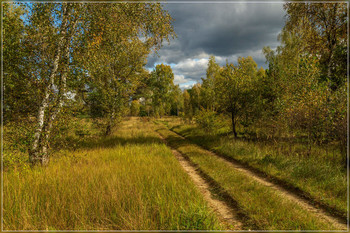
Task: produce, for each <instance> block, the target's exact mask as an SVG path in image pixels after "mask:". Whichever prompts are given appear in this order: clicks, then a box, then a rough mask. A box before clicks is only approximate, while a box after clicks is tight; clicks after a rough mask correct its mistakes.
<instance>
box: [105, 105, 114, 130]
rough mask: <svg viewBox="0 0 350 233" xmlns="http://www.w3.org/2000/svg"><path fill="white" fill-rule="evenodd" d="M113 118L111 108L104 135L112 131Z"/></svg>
mask: <svg viewBox="0 0 350 233" xmlns="http://www.w3.org/2000/svg"><path fill="white" fill-rule="evenodd" d="M114 120H115V111H114V110H113V111H112V113H111V117H110V118H109V121H108V125H107V127H106V131H105V136H109V135H111V133H112V128H113V126H114Z"/></svg>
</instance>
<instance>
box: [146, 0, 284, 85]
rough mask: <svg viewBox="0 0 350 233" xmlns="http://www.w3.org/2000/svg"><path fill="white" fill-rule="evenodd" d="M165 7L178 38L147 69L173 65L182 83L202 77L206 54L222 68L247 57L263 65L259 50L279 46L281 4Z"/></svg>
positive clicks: (181, 4) (162, 50) (152, 58)
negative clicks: (228, 63) (211, 56)
mask: <svg viewBox="0 0 350 233" xmlns="http://www.w3.org/2000/svg"><path fill="white" fill-rule="evenodd" d="M165 8H166V9H167V10H168V11H169V13H170V15H171V16H172V17H173V19H174V20H175V21H174V23H173V25H174V29H175V32H176V34H177V36H178V37H177V38H176V39H174V40H172V41H171V42H170V45H167V44H165V45H164V47H163V48H162V49H161V50H160V51H159V57H155V56H151V57H150V58H149V62H148V67H153V65H154V64H155V63H162V62H163V63H168V64H171V63H172V64H173V71H174V73H175V74H176V75H177V77H179V76H181V75H182V76H183V77H184V78H183V79H182V78H181V80H182V81H183V82H185V81H190V80H194V81H198V80H200V78H201V77H203V76H205V69H206V63H205V61H204V60H205V59H206V61H207V60H208V57H209V55H214V56H216V58H217V61H219V62H220V64H221V65H223V64H224V63H225V61H226V59H227V60H228V61H229V62H235V61H236V60H237V58H238V57H239V56H249V55H250V56H252V57H253V58H254V60H255V61H256V62H257V63H258V65H259V66H263V65H264V62H265V59H264V57H263V55H262V54H261V49H262V48H263V47H264V46H270V47H276V46H277V45H278V42H277V35H278V33H279V32H280V30H281V29H282V27H283V25H284V18H283V16H284V14H285V13H284V11H283V5H282V3H168V4H166V5H165ZM203 68H204V70H203Z"/></svg>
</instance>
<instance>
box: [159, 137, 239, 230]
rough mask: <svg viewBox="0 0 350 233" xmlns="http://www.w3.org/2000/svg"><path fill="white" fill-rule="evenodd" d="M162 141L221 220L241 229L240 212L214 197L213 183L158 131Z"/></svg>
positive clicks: (230, 228) (231, 228) (229, 226)
mask: <svg viewBox="0 0 350 233" xmlns="http://www.w3.org/2000/svg"><path fill="white" fill-rule="evenodd" d="M158 135H159V137H160V138H161V139H162V141H163V142H164V143H165V144H166V145H167V146H168V147H169V148H170V149H171V151H172V153H173V154H174V156H175V158H176V159H177V160H178V161H179V163H180V165H181V167H182V168H183V169H184V170H185V172H186V173H187V174H188V175H189V176H190V178H191V180H192V181H193V183H194V184H195V186H196V187H197V188H198V189H199V191H200V193H201V194H202V195H203V197H204V200H206V201H207V202H208V203H209V206H210V207H211V208H212V209H213V210H214V212H215V213H216V214H217V216H218V217H219V219H220V221H221V222H222V223H223V224H224V225H225V226H226V227H227V228H228V229H229V230H241V229H242V226H243V223H242V222H241V221H240V220H239V219H240V217H239V214H237V212H236V211H235V210H234V209H233V208H231V207H230V205H229V204H227V203H226V202H225V201H222V200H219V199H217V198H215V197H214V194H213V193H212V192H211V191H210V190H211V188H212V185H211V184H210V182H208V181H207V180H206V179H204V178H203V177H202V176H201V173H200V172H198V171H197V168H196V167H195V166H194V165H193V164H191V162H190V161H188V159H186V158H185V156H183V155H182V154H181V153H180V152H179V151H177V150H175V149H173V148H171V147H170V146H169V145H168V144H167V142H166V140H165V138H164V137H163V136H162V135H160V134H159V133H158Z"/></svg>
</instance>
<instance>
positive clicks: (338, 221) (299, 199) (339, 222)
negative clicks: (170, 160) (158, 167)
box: [172, 131, 347, 230]
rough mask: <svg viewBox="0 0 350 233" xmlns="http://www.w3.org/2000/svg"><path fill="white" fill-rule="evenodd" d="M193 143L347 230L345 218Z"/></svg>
mask: <svg viewBox="0 0 350 233" xmlns="http://www.w3.org/2000/svg"><path fill="white" fill-rule="evenodd" d="M172 132H174V131H172ZM174 133H175V134H177V135H178V136H179V137H181V138H182V139H184V140H187V139H186V138H185V137H183V136H182V135H180V134H178V133H177V132H174ZM187 141H188V140H187ZM192 144H193V145H195V146H197V147H199V148H200V149H201V150H204V151H205V152H206V153H208V154H210V155H212V156H215V157H217V158H218V159H219V160H220V161H222V162H224V163H226V164H229V165H230V166H232V168H233V169H235V170H236V171H239V172H241V173H243V174H245V175H246V176H248V177H250V178H252V179H254V180H255V181H257V182H259V183H260V184H262V185H264V186H267V187H270V188H271V189H273V190H275V191H276V193H277V194H278V195H281V196H283V197H284V198H286V199H289V200H291V201H293V202H295V203H296V204H298V205H300V206H302V207H303V208H305V209H307V210H308V211H310V212H313V213H314V214H316V215H317V216H318V217H319V218H320V219H324V220H326V221H328V222H330V223H332V224H333V225H334V226H335V227H336V228H338V229H339V230H347V224H346V222H344V220H343V219H340V218H337V217H334V216H332V215H330V214H329V213H327V212H326V211H324V210H322V209H319V208H317V207H315V206H313V205H312V204H310V203H309V201H307V200H305V199H304V198H302V197H301V196H299V195H297V194H295V193H293V192H291V191H289V190H287V189H285V188H284V187H282V186H279V185H278V184H274V183H272V182H271V181H269V180H268V179H267V178H265V177H261V176H259V175H257V174H256V173H254V172H253V171H250V170H249V169H247V168H246V167H243V166H242V165H241V164H239V163H237V162H234V161H232V160H227V159H225V158H223V157H221V156H219V155H217V154H215V153H214V152H211V151H209V150H206V149H204V148H203V147H201V146H199V145H197V144H194V143H192Z"/></svg>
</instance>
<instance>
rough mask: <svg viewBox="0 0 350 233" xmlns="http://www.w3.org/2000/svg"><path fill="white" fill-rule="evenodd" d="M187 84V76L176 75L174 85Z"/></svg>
mask: <svg viewBox="0 0 350 233" xmlns="http://www.w3.org/2000/svg"><path fill="white" fill-rule="evenodd" d="M186 82H188V81H187V80H186V79H185V76H183V75H178V74H174V83H175V85H177V84H182V83H186Z"/></svg>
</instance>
